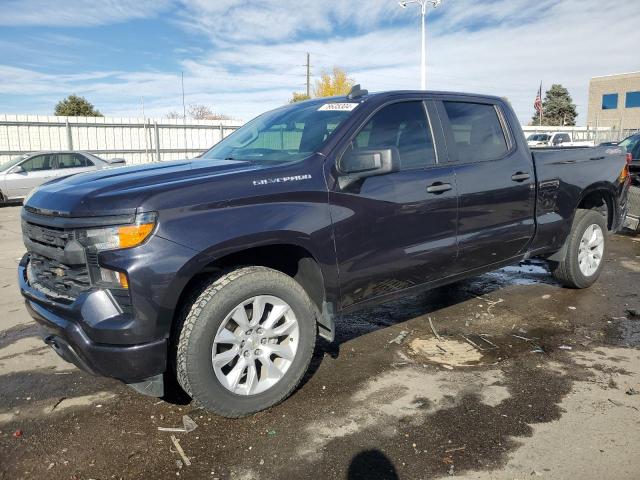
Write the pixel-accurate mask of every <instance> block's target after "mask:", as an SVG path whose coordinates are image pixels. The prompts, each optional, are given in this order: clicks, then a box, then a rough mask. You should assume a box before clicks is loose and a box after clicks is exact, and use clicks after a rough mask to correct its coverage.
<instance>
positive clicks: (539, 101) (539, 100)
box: [533, 82, 542, 113]
mask: <svg viewBox="0 0 640 480" xmlns="http://www.w3.org/2000/svg"><path fill="white" fill-rule="evenodd" d="M533 108H535V109H536V112H538V113H540V112H542V82H540V88H539V89H538V95H537V96H536V101H535V102H533Z"/></svg>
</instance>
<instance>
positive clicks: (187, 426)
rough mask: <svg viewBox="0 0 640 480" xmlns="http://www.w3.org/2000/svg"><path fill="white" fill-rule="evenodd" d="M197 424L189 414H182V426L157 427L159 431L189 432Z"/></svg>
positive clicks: (196, 426)
mask: <svg viewBox="0 0 640 480" xmlns="http://www.w3.org/2000/svg"><path fill="white" fill-rule="evenodd" d="M196 428H198V424H197V423H196V422H194V421H193V419H192V418H191V417H190V416H189V415H183V416H182V427H158V430H160V431H161V432H176V433H191V432H193V431H194V430H195V429H196Z"/></svg>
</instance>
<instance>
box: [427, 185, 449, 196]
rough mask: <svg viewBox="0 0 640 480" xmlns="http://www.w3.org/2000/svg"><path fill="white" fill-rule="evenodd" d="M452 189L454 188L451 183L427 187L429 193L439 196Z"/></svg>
mask: <svg viewBox="0 0 640 480" xmlns="http://www.w3.org/2000/svg"><path fill="white" fill-rule="evenodd" d="M452 188H453V187H452V186H451V184H450V183H442V182H435V183H432V184H431V185H430V186H428V187H427V193H435V194H436V195H439V194H441V193H444V192H448V191H449V190H451V189H452Z"/></svg>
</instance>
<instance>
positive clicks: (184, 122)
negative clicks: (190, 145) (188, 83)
mask: <svg viewBox="0 0 640 480" xmlns="http://www.w3.org/2000/svg"><path fill="white" fill-rule="evenodd" d="M180 79H181V82H182V132H183V133H184V156H185V157H186V158H189V152H188V150H187V107H186V105H185V103H184V72H180Z"/></svg>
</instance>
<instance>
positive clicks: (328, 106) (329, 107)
mask: <svg viewBox="0 0 640 480" xmlns="http://www.w3.org/2000/svg"><path fill="white" fill-rule="evenodd" d="M358 105H359V104H358V103H325V104H324V105H322V106H321V107H320V108H319V109H318V111H319V112H325V111H333V112H335V111H337V112H350V111H351V110H353V109H354V108H356V107H357V106H358Z"/></svg>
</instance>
